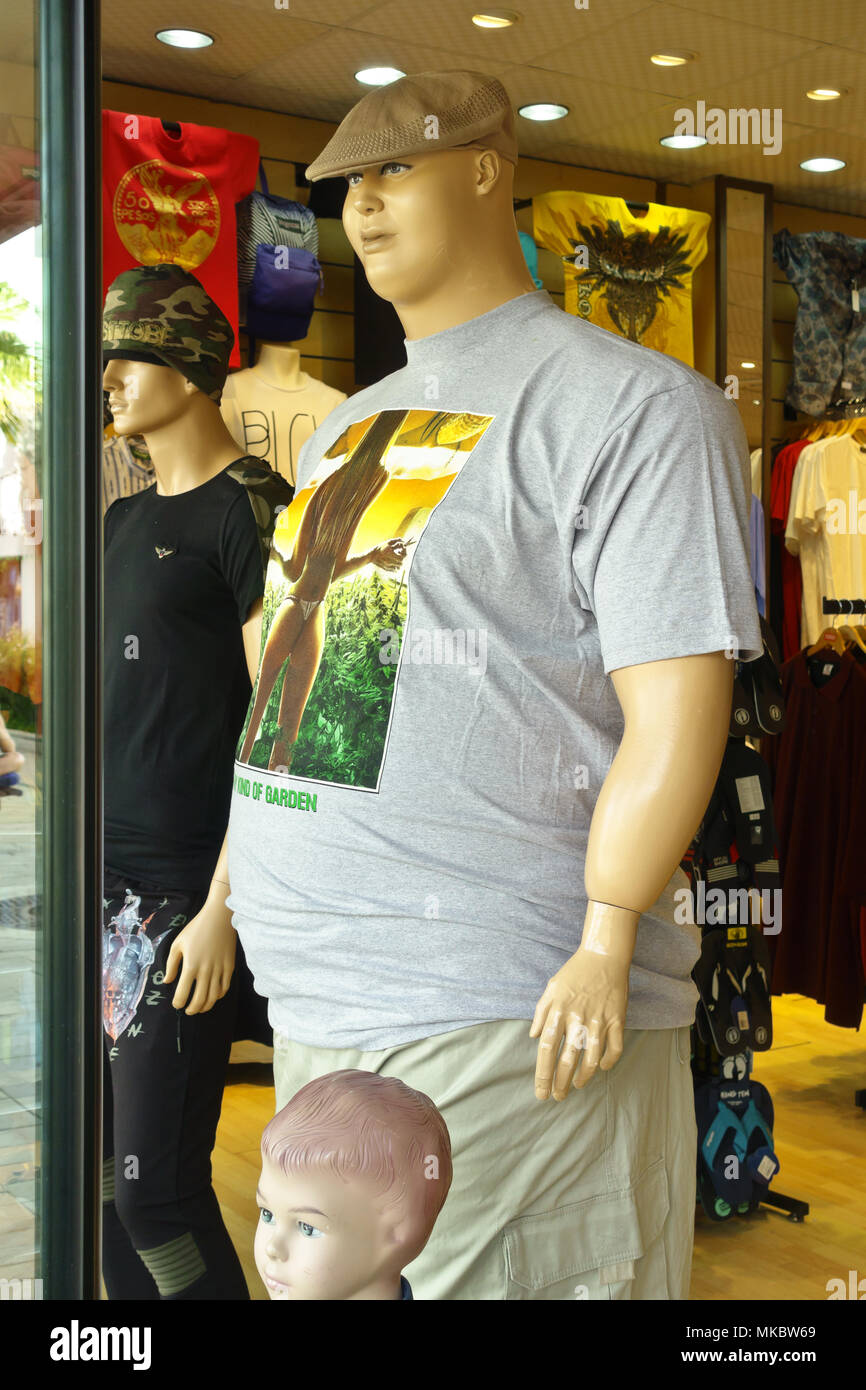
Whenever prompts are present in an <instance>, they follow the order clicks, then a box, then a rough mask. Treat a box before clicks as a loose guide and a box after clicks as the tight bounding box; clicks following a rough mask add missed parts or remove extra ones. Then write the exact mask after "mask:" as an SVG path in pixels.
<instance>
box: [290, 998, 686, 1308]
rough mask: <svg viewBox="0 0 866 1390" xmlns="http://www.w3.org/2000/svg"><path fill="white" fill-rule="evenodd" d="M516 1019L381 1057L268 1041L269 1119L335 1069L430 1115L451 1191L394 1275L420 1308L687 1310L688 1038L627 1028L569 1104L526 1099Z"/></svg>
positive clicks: (526, 1067) (521, 1026)
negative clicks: (401, 1085)
mask: <svg viewBox="0 0 866 1390" xmlns="http://www.w3.org/2000/svg"><path fill="white" fill-rule="evenodd" d="M537 1046H538V1044H537V1042H536V1041H534V1040H533V1039H531V1038H530V1037H529V1021H528V1020H523V1019H520V1020H506V1021H504V1022H497V1023H480V1024H477V1025H476V1026H475V1027H473V1028H461V1029H458V1030H457V1031H455V1032H452V1033H440V1034H438V1035H437V1036H435V1037H432V1038H423V1039H421V1040H420V1041H418V1042H413V1043H407V1044H405V1045H404V1046H402V1047H393V1048H386V1049H384V1050H383V1051H378V1052H362V1051H360V1050H359V1049H356V1048H316V1047H307V1046H305V1045H303V1044H299V1043H295V1042H292V1041H289V1040H286V1039H284V1038H282V1037H281V1036H280V1035H276V1037H275V1049H274V1081H275V1085H276V1095H277V1109H278V1110H280V1109H282V1107H283V1106H284V1105H286V1104H287V1102H288V1101H289V1100H290V1099H291V1097H292V1096H293V1095H294V1094H295V1092H296V1091H298V1090H300V1088H301V1087H302V1086H304V1085H306V1083H307V1082H308V1081H311V1080H312V1079H313V1078H314V1077H316V1076H321V1075H323V1074H324V1073H325V1072H330V1071H339V1070H341V1069H342V1068H344V1067H355V1068H360V1069H361V1070H364V1071H373V1072H379V1073H381V1074H382V1075H384V1076H397V1077H399V1078H400V1080H401V1081H404V1082H405V1083H406V1084H407V1085H408V1086H413V1087H414V1088H415V1089H416V1090H419V1091H424V1092H425V1093H426V1094H427V1095H428V1096H430V1097H431V1098H432V1099H433V1100H434V1101H435V1103H436V1104H437V1105H438V1107H439V1109H440V1110H441V1112H442V1114H443V1115H444V1117H445V1121H446V1123H447V1125H448V1129H449V1132H450V1134H451V1145H452V1157H453V1164H454V1180H453V1183H452V1186H451V1191H450V1192H449V1194H448V1198H447V1200H446V1202H445V1205H444V1207H443V1209H442V1211H441V1213H440V1215H439V1219H438V1221H437V1222H436V1226H435V1228H434V1230H433V1234H432V1236H431V1238H430V1241H429V1243H428V1244H427V1246H426V1248H425V1249H424V1250H423V1251H422V1252H421V1254H420V1255H419V1256H418V1258H417V1259H416V1260H413V1262H412V1263H411V1264H410V1265H407V1267H406V1269H405V1270H404V1273H405V1275H406V1277H407V1279H408V1280H409V1282H410V1283H411V1285H412V1291H413V1294H414V1297H415V1298H416V1299H421V1300H423V1299H468V1300H486V1299H493V1300H499V1299H568V1300H574V1301H583V1300H598V1299H604V1300H608V1299H629V1298H635V1299H684V1298H687V1297H688V1293H689V1275H690V1269H691V1258H692V1240H693V1233H694V1216H695V1155H696V1143H697V1132H696V1126H695V1109H694V1098H693V1091H692V1077H691V1069H690V1066H689V1030H688V1028H670V1029H653V1030H635V1029H629V1030H627V1031H626V1033H625V1045H624V1048H623V1054H622V1057H621V1058H620V1060H619V1061H618V1062H617V1064H616V1066H615V1067H614V1068H613V1069H612V1070H611V1071H608V1072H601V1071H599V1072H597V1073H596V1075H595V1076H594V1077H593V1079H592V1080H591V1081H590V1082H589V1083H588V1085H587V1086H586V1087H584V1088H583V1090H580V1091H576V1090H574V1089H572V1090H571V1091H570V1092H569V1094H568V1096H567V1097H566V1099H565V1100H563V1101H554V1100H546V1101H540V1100H536V1098H535V1094H534V1090H533V1079H534V1073H535V1061H536V1052H537Z"/></svg>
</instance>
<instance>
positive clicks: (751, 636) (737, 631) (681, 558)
mask: <svg viewBox="0 0 866 1390" xmlns="http://www.w3.org/2000/svg"><path fill="white" fill-rule="evenodd" d="M749 489H750V484H749V452H748V446H747V443H746V437H745V432H744V430H743V427H742V424H741V421H740V418H739V415H738V413H737V408H736V406H735V405H734V404H733V402H732V401H729V400H727V399H726V397H725V396H724V395H723V393H722V392H721V391H719V390H718V389H717V388H716V387H714V386H712V385H711V383H709V382H708V383H707V384H706V386H704V385H702V384H701V383H700V382H699V381H696V382H692V381H689V382H685V383H683V384H682V385H679V386H676V387H673V388H671V389H670V390H667V391H660V392H658V393H657V394H655V395H653V396H650V397H649V398H648V399H645V400H644V401H643V402H642V403H641V404H640V405H638V406H637V407H636V408H635V409H634V410H633V411H632V412H631V414H630V415H628V417H627V418H626V419H625V420H624V421H623V422H622V424H620V425H619V426H618V427H617V429H616V430H615V431H614V432H613V434H612V435H610V436H609V438H608V439H607V440H606V441H605V443H604V445H603V446H602V448H601V449H600V450H599V452H598V454H597V455H596V457H595V459H594V461H593V464H592V467H591V469H590V471H589V475H588V477H587V478H586V480H585V482H584V484H583V485H582V488H581V494H580V496H579V497H578V498H577V499H576V501H575V506H574V517H575V532H574V543H573V547H572V571H573V578H574V583H575V587H576V590H577V595H578V598H579V601H580V603H581V606H582V607H583V608H585V609H589V610H590V611H591V612H592V613H593V614H594V616H595V619H596V622H597V624H598V633H599V641H600V645H601V653H602V658H603V661H604V669H605V671H606V672H610V671H615V670H617V669H618V668H620V667H622V666H636V665H639V664H640V663H642V662H646V661H662V660H666V659H669V658H673V657H681V656H696V655H699V654H700V653H702V652H712V651H723V650H724V651H727V652H729V653H730V654H732V655H735V656H738V657H739V658H740V659H741V660H747V661H748V660H751V659H752V658H753V657H756V656H759V655H760V654H761V651H762V641H761V633H760V627H759V624H758V613H757V608H756V606H755V593H754V588H753V586H752V578H751V571H750V567H749V495H748V494H749Z"/></svg>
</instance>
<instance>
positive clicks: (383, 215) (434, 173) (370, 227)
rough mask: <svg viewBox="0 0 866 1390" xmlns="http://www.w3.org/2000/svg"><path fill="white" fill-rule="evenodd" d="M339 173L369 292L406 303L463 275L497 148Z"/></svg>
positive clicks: (496, 167) (495, 172) (495, 168)
mask: <svg viewBox="0 0 866 1390" xmlns="http://www.w3.org/2000/svg"><path fill="white" fill-rule="evenodd" d="M346 177H347V182H348V184H349V187H348V190H347V193H346V201H345V203H344V204H343V226H344V228H345V231H346V236H347V237H348V238H349V241H350V242H351V245H352V248H353V250H354V251H355V252H356V254H357V256H358V257H359V259H360V261H361V264H362V265H363V267H364V271H365V273H366V276H367V279H368V281H369V283H370V287H371V289H372V290H373V291H374V292H375V293H376V294H378V295H379V296H380V297H381V298H382V299H387V300H389V301H390V302H391V303H392V304H394V305H400V304H412V303H417V302H419V301H423V300H429V299H431V298H432V297H434V296H435V295H436V294H437V293H439V292H441V291H442V290H444V289H446V288H447V287H448V286H449V285H450V284H451V283H452V282H453V281H454V280H455V278H457V277H463V278H464V279H465V276H466V274H467V272H468V271H469V268H470V267H471V266H472V265H473V263H474V261H475V257H476V256H477V249H478V248H477V245H475V246H473V245H471V243H472V241H473V238H474V240H475V241H476V242H477V240H478V229H477V219H478V213H479V200H484V199H486V198H487V196H488V194H489V193H491V192H492V190H493V188H494V187H495V185H496V184H497V182H498V181H499V180H501V177H502V170H501V166H500V162H499V158H498V156H497V155H495V154H493V153H491V152H482V151H481V150H477V149H467V150H440V151H438V152H437V153H435V154H427V155H412V156H411V157H408V158H407V159H406V160H405V161H401V162H396V161H393V160H392V161H390V162H389V163H385V164H375V165H365V166H364V167H363V168H359V169H358V170H355V171H351V172H350V173H349V174H348V175H347V176H346ZM376 234H378V235H376Z"/></svg>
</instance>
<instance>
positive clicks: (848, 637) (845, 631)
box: [838, 623, 866, 652]
mask: <svg viewBox="0 0 866 1390" xmlns="http://www.w3.org/2000/svg"><path fill="white" fill-rule="evenodd" d="M838 631H840V632H841V634H842V637H844V638H845V641H847V642H848V645H849V646H859V648H860V649H862V651H863V652H866V642H865V641H863V638H862V635H860V634H862V632H866V628H856V627H851V624H849V623H847V624H845V626H844V627H840V630H838Z"/></svg>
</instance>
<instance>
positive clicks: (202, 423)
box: [144, 391, 241, 497]
mask: <svg viewBox="0 0 866 1390" xmlns="http://www.w3.org/2000/svg"><path fill="white" fill-rule="evenodd" d="M144 442H145V444H146V445H147V448H148V452H149V454H150V457H151V459H152V461H153V468H154V472H155V473H156V490H157V493H158V494H159V495H160V496H164V497H173V496H174V495H175V494H177V493H180V492H189V491H191V490H192V488H196V487H201V485H202V484H203V483H207V482H210V480H211V478H215V477H216V475H217V474H218V473H221V472H222V471H223V469H224V468H228V466H229V464H230V463H234V461H235V459H237V458H240V457H241V451H240V450H239V448H238V446H237V444H236V443H235V441H234V440H233V439H232V437H231V434H230V433H229V431H228V429H227V427H226V425H225V424H224V423H223V418H222V416H221V415H220V408H219V406H218V405H217V404H216V401H212V400H211V399H210V398H209V397H208V396H205V395H204V394H203V392H201V391H197V392H196V393H195V394H194V395H193V396H191V397H190V399H189V408H188V409H187V410H185V411H184V413H183V414H182V415H181V416H179V417H178V419H176V420H172V421H171V423H170V424H167V425H163V426H161V427H160V428H159V429H155V430H150V431H149V432H148V433H147V434H145V436H144Z"/></svg>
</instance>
